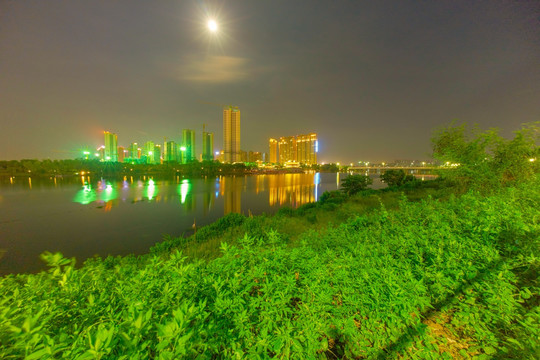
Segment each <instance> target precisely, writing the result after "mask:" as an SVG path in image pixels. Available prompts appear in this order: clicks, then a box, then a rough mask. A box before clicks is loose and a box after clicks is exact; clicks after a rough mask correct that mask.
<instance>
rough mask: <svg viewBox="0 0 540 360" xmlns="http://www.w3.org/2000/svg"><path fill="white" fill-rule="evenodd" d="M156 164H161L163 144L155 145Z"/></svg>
mask: <svg viewBox="0 0 540 360" xmlns="http://www.w3.org/2000/svg"><path fill="white" fill-rule="evenodd" d="M154 164H161V145H154Z"/></svg>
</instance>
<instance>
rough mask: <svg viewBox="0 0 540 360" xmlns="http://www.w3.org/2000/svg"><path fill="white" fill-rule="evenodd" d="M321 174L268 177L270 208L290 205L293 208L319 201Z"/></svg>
mask: <svg viewBox="0 0 540 360" xmlns="http://www.w3.org/2000/svg"><path fill="white" fill-rule="evenodd" d="M319 183H320V177H319V174H278V175H272V176H269V177H268V189H269V203H270V206H274V205H285V204H289V205H290V206H291V207H293V208H297V207H299V206H300V205H303V204H306V203H309V202H314V201H317V197H318V192H317V190H318V189H317V187H318V185H319Z"/></svg>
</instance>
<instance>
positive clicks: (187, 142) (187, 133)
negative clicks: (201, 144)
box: [181, 129, 196, 164]
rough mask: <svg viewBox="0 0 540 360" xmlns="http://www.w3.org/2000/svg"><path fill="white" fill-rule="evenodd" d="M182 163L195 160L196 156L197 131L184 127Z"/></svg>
mask: <svg viewBox="0 0 540 360" xmlns="http://www.w3.org/2000/svg"><path fill="white" fill-rule="evenodd" d="M181 155H182V163H183V164H185V163H187V162H190V161H193V160H195V159H196V156H195V131H193V130H189V129H184V130H182V152H181Z"/></svg>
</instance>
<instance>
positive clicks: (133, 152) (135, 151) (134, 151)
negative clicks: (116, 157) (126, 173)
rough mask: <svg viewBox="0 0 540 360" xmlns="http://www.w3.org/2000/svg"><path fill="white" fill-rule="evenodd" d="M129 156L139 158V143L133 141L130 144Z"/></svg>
mask: <svg viewBox="0 0 540 360" xmlns="http://www.w3.org/2000/svg"><path fill="white" fill-rule="evenodd" d="M129 158H130V159H132V160H133V159H138V158H139V146H138V145H137V143H131V144H130V145H129Z"/></svg>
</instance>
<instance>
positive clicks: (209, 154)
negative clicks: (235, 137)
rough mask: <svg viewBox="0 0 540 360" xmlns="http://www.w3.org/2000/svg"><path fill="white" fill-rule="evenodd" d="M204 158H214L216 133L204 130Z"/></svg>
mask: <svg viewBox="0 0 540 360" xmlns="http://www.w3.org/2000/svg"><path fill="white" fill-rule="evenodd" d="M202 160H203V161H205V160H206V161H212V160H214V134H213V133H209V132H206V131H204V130H203V133H202Z"/></svg>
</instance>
